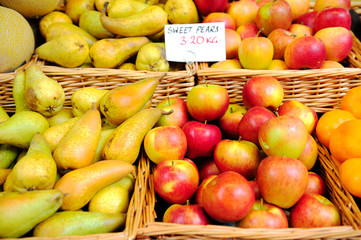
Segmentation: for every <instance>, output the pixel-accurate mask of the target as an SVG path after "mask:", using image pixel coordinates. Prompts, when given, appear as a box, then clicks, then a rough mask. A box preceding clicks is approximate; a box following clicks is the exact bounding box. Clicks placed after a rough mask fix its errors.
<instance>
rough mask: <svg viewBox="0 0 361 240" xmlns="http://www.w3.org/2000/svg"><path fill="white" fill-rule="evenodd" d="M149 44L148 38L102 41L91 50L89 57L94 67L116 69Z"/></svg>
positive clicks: (108, 39)
mask: <svg viewBox="0 0 361 240" xmlns="http://www.w3.org/2000/svg"><path fill="white" fill-rule="evenodd" d="M149 42H150V41H149V39H148V38H147V37H129V38H107V39H101V40H99V41H97V42H96V43H95V44H94V45H93V46H92V47H91V48H90V50H89V55H90V58H91V62H92V64H93V66H94V67H97V68H116V67H119V65H121V64H122V63H124V62H125V61H126V60H128V59H129V58H130V57H132V56H134V55H136V54H137V53H138V51H139V49H140V48H141V47H143V46H144V45H145V44H147V43H149Z"/></svg>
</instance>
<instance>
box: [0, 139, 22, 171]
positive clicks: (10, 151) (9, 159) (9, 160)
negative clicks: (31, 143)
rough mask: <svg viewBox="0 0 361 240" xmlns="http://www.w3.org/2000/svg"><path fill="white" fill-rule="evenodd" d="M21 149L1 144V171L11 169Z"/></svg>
mask: <svg viewBox="0 0 361 240" xmlns="http://www.w3.org/2000/svg"><path fill="white" fill-rule="evenodd" d="M20 151H21V150H20V148H18V147H15V146H13V145H10V144H0V169H4V168H10V166H11V165H12V164H13V163H14V162H15V161H16V158H17V156H18V154H19V153H20Z"/></svg>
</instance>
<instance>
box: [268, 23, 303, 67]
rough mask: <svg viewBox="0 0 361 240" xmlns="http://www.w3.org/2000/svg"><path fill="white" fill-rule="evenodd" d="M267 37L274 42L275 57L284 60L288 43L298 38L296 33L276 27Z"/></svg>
mask: <svg viewBox="0 0 361 240" xmlns="http://www.w3.org/2000/svg"><path fill="white" fill-rule="evenodd" d="M267 38H268V39H269V40H271V42H272V44H273V48H274V54H273V59H281V60H282V59H284V55H285V50H286V47H287V45H288V44H289V43H290V42H292V41H293V40H294V39H295V38H296V35H294V34H292V33H291V32H290V31H289V30H287V29H282V28H276V29H274V30H273V31H272V32H271V33H270V34H268V36H267Z"/></svg>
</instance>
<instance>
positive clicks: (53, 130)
mask: <svg viewBox="0 0 361 240" xmlns="http://www.w3.org/2000/svg"><path fill="white" fill-rule="evenodd" d="M79 119H80V117H73V118H70V119H69V120H67V121H65V122H63V123H60V124H57V125H54V126H51V127H49V128H48V129H46V130H45V132H44V133H43V136H44V138H45V139H46V141H47V142H48V144H49V147H50V150H51V152H54V150H55V148H56V147H57V146H58V144H59V142H60V141H61V139H63V137H64V136H65V135H66V134H67V133H68V132H69V130H70V129H71V128H73V127H74V125H75V124H76V123H77V122H78V120H79Z"/></svg>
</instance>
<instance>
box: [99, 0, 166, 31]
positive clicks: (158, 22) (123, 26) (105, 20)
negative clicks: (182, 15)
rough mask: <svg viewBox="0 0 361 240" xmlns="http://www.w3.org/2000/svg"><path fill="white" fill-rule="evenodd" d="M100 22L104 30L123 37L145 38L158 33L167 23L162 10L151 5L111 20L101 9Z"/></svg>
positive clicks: (164, 12)
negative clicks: (137, 11)
mask: <svg viewBox="0 0 361 240" xmlns="http://www.w3.org/2000/svg"><path fill="white" fill-rule="evenodd" d="M100 21H101V22H102V24H103V26H104V28H105V29H107V30H108V31H109V32H112V33H114V34H119V35H120V36H123V37H136V36H147V35H151V34H154V33H157V32H159V31H160V30H162V29H163V28H164V26H165V25H166V24H167V23H168V14H167V12H166V11H164V9H163V8H161V7H159V6H157V5H151V6H150V7H147V8H145V9H144V10H143V11H141V12H139V13H136V14H133V15H130V16H127V17H122V18H115V17H114V18H112V17H109V16H107V15H106V11H105V9H103V11H102V13H101V15H100Z"/></svg>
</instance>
